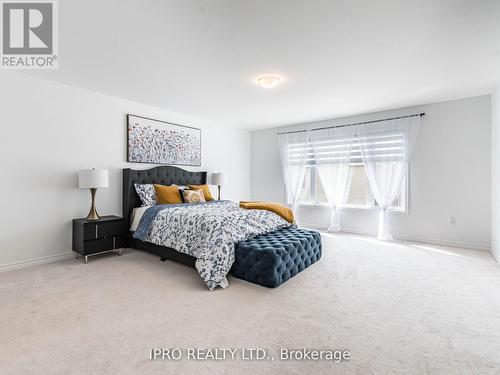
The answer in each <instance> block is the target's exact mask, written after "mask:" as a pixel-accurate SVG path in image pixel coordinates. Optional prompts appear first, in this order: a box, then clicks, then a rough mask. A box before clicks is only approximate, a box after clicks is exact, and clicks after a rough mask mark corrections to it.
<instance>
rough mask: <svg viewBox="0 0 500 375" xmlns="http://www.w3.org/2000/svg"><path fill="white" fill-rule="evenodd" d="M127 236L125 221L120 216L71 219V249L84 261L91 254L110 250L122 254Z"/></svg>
mask: <svg viewBox="0 0 500 375" xmlns="http://www.w3.org/2000/svg"><path fill="white" fill-rule="evenodd" d="M127 237H128V228H127V222H126V221H125V219H123V218H121V217H118V216H101V217H100V218H99V219H98V220H87V219H73V251H75V252H76V253H78V254H79V255H81V256H82V257H83V258H84V260H85V263H87V261H88V257H89V256H91V255H97V254H102V253H107V252H110V251H114V252H117V253H118V254H119V255H122V248H124V247H127Z"/></svg>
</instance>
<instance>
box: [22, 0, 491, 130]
mask: <svg viewBox="0 0 500 375" xmlns="http://www.w3.org/2000/svg"><path fill="white" fill-rule="evenodd" d="M58 3H59V69H58V70H57V71H37V72H33V73H30V74H36V75H39V76H43V77H45V78H48V79H51V80H56V81H60V82H64V83H67V84H71V85H76V86H80V87H84V88H88V89H91V90H95V91H98V92H102V93H106V94H110V95H114V96H118V97H122V98H126V99H131V100H134V101H138V102H141V103H146V104H150V105H154V106H158V107H162V108H165V109H168V110H170V111H176V112H181V113H184V114H187V115H189V116H193V117H195V118H199V119H203V120H204V121H209V122H213V123H217V124H223V125H231V126H237V127H241V128H246V129H261V128H266V127H272V126H277V125H284V124H290V123H298V122H306V121H313V120H320V119H326V118H332V117H339V116H344V115H350V114H357V113H364V112H372V111H378V110H385V109H390V108H397V107H402V106H408V105H415V104H423V103H430V102H436V101H442V100H447V99H455V98H460V97H465V96H474V95H481V94H487V93H490V92H491V90H492V88H493V87H494V84H495V83H496V82H498V81H500V1H498V0H469V1H465V0H439V1H436V0H418V1H415V0H378V1H370V0H365V1H361V0H344V1H339V0H252V1H248V0H177V1H165V0H156V1H154V0H149V1H145V0H142V1H139V0H135V1H134V0H106V1H102V0H64V1H59V2H58ZM262 73H277V74H281V75H282V76H284V77H285V82H284V84H282V85H279V86H278V87H276V88H273V89H264V88H261V87H259V86H258V85H256V83H255V78H256V77H257V76H258V75H260V74H262ZM194 125H195V124H194Z"/></svg>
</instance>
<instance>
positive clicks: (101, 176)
mask: <svg viewBox="0 0 500 375" xmlns="http://www.w3.org/2000/svg"><path fill="white" fill-rule="evenodd" d="M78 187H79V188H81V189H91V188H107V187H109V173H108V170H107V169H84V170H83V171H80V172H78Z"/></svg>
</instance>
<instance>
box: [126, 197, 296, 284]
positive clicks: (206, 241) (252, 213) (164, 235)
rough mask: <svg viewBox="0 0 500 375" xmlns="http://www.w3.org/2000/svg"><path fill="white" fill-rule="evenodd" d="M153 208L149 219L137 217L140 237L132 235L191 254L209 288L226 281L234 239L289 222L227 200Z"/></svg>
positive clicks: (248, 236) (253, 235)
mask: <svg viewBox="0 0 500 375" xmlns="http://www.w3.org/2000/svg"><path fill="white" fill-rule="evenodd" d="M150 210H151V209H150ZM155 210H156V211H155V212H154V213H152V215H150V219H149V222H148V220H144V217H143V219H141V224H143V225H147V226H148V228H143V229H144V230H143V233H144V234H143V236H142V238H140V237H138V236H136V235H135V234H134V237H136V238H139V239H141V240H143V241H147V242H151V243H154V244H156V245H161V246H166V247H170V248H173V249H175V250H177V251H179V252H181V253H185V254H189V255H191V256H193V257H195V258H196V259H197V260H196V269H197V270H198V272H199V274H200V276H201V278H202V279H203V280H204V281H205V283H206V284H207V286H208V289H210V290H214V289H215V288H216V287H217V286H221V287H223V288H225V287H226V286H227V285H228V282H227V279H226V275H227V274H228V272H229V271H230V269H231V266H232V265H233V262H234V245H235V244H236V243H238V242H240V241H244V240H246V239H249V238H251V237H255V236H257V235H259V234H265V233H269V232H273V231H275V230H277V229H280V228H284V227H288V226H290V225H291V224H290V223H288V222H287V221H285V220H284V219H282V218H281V217H280V216H278V215H276V214H275V213H273V212H270V211H265V210H246V209H243V208H240V207H239V206H238V204H237V203H235V202H230V201H211V202H208V203H200V204H190V205H187V204H186V205H175V206H170V207H169V206H168V205H165V206H156V208H155ZM145 216H146V215H145ZM143 221H146V223H142V222H143ZM141 224H139V227H140V226H141Z"/></svg>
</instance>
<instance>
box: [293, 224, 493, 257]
mask: <svg viewBox="0 0 500 375" xmlns="http://www.w3.org/2000/svg"><path fill="white" fill-rule="evenodd" d="M300 226H301V227H307V228H311V229H317V230H326V229H327V226H325V225H317V224H307V223H300ZM341 232H342V233H350V234H357V235H360V236H368V237H375V235H374V233H370V232H366V231H361V230H359V229H355V228H348V227H342V229H341ZM392 236H393V237H394V239H395V240H399V241H408V242H418V243H426V244H432V245H438V246H448V247H458V248H462V249H469V250H479V251H487V252H491V248H490V246H486V245H482V244H476V243H470V242H461V241H451V240H442V239H435V238H427V237H420V236H407V235H401V234H396V233H394V234H393V235H392Z"/></svg>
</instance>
